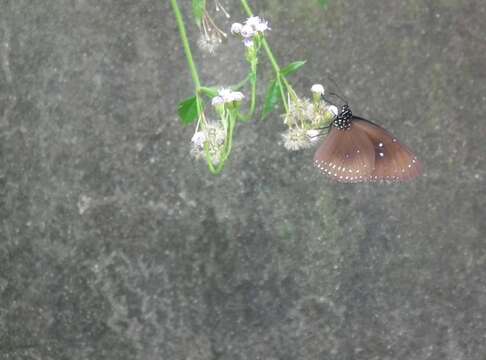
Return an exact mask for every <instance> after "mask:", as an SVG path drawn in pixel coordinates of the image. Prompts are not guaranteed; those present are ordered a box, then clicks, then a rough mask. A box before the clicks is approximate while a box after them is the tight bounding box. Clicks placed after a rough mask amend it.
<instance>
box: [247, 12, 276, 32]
mask: <svg viewBox="0 0 486 360" xmlns="http://www.w3.org/2000/svg"><path fill="white" fill-rule="evenodd" d="M245 26H250V27H251V28H253V30H254V31H255V32H259V33H263V32H264V31H266V30H270V27H269V26H268V21H265V20H264V19H262V18H261V17H259V16H252V17H249V18H248V19H246V21H245Z"/></svg>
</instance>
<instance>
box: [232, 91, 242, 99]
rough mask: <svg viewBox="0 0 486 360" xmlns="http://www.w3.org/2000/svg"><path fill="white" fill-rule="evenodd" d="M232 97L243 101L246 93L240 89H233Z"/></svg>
mask: <svg viewBox="0 0 486 360" xmlns="http://www.w3.org/2000/svg"><path fill="white" fill-rule="evenodd" d="M231 98H232V99H233V101H241V100H243V99H244V98H245V95H243V93H241V92H239V91H233V92H232V93H231Z"/></svg>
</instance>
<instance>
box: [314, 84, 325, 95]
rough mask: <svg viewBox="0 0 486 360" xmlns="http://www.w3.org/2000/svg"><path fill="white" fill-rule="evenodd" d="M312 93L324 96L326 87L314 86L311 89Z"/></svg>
mask: <svg viewBox="0 0 486 360" xmlns="http://www.w3.org/2000/svg"><path fill="white" fill-rule="evenodd" d="M311 91H312V92H313V93H316V94H321V95H324V86H322V85H321V84H314V85H312V87H311Z"/></svg>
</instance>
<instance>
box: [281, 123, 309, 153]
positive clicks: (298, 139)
mask: <svg viewBox="0 0 486 360" xmlns="http://www.w3.org/2000/svg"><path fill="white" fill-rule="evenodd" d="M282 137H283V140H284V143H283V145H284V147H285V148H286V149H287V150H289V151H297V150H301V149H306V148H308V147H310V146H311V145H312V143H311V141H310V138H309V136H308V135H307V130H305V129H301V128H292V129H289V130H287V131H286V132H284V133H283V134H282Z"/></svg>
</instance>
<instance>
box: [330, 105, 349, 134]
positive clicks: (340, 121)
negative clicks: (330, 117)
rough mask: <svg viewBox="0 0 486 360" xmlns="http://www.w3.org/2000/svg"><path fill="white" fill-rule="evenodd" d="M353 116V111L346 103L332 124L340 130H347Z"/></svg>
mask: <svg viewBox="0 0 486 360" xmlns="http://www.w3.org/2000/svg"><path fill="white" fill-rule="evenodd" d="M352 118H353V113H352V112H351V109H350V108H349V105H348V104H344V105H343V106H342V107H341V110H340V111H339V113H338V114H337V116H336V118H335V119H334V121H333V123H332V124H333V126H335V127H337V128H338V129H339V130H346V129H349V128H350V127H351V121H352Z"/></svg>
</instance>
